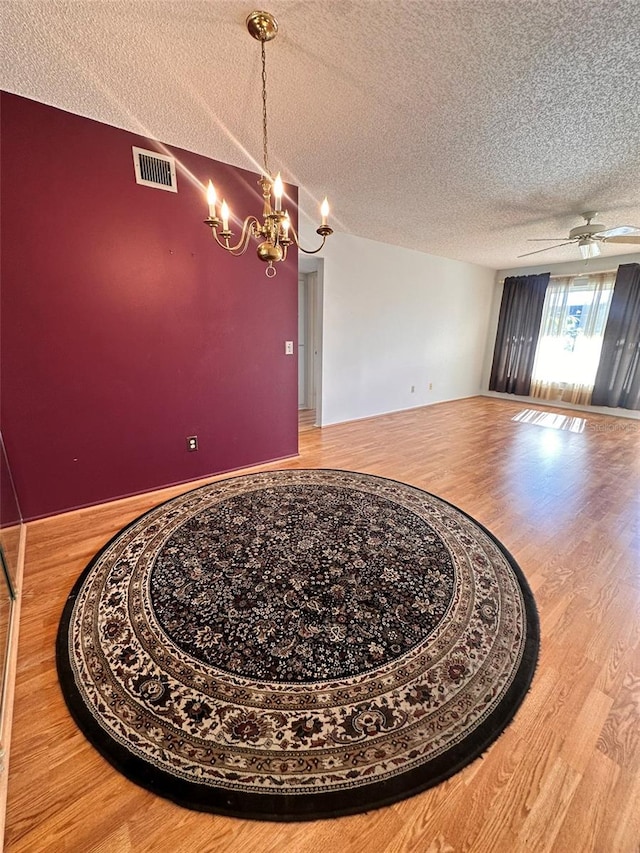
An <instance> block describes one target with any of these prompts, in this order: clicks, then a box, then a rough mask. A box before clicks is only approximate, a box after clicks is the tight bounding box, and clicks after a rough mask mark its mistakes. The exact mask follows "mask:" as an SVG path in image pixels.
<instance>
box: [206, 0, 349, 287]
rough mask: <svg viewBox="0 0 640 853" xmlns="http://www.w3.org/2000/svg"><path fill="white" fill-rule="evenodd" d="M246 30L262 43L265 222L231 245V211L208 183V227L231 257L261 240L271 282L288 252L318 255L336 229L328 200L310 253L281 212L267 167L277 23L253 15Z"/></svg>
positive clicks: (247, 228)
mask: <svg viewBox="0 0 640 853" xmlns="http://www.w3.org/2000/svg"><path fill="white" fill-rule="evenodd" d="M247 29H248V30H249V33H250V34H251V35H252V36H253V38H254V39H256V40H257V41H259V42H260V46H261V49H262V143H263V144H262V155H263V174H262V176H261V178H260V180H259V181H258V183H259V184H260V187H261V189H262V198H263V199H264V204H263V208H262V222H261V221H260V220H259V219H257V218H256V217H255V216H247V218H246V219H245V220H244V222H243V223H242V233H241V235H240V239H239V240H238V242H237V243H236V244H235V245H232V244H231V238H232V237H233V236H234V235H233V232H232V231H231V230H230V228H229V218H230V216H231V211H230V210H229V205H228V204H227V202H226V200H224V199H223V201H222V204H220V206H219V210H218V198H217V195H216V190H215V187H214V186H213V183H212V182H211V181H209V187H208V189H207V203H208V205H209V216H208V217H207V219H205V220H204V221H205V224H206V225H208V226H209V227H210V228H211V233H212V235H213V238H214V240H215V241H216V243H217V244H218V245H219V246H221V247H222V248H223V249H226V250H227V251H228V252H230V253H231V254H232V255H244V253H245V252H246V251H247V247H248V246H249V240H250V239H251V237H253V238H254V239H255V240H260V241H261V242H260V243H259V245H258V249H257V254H258V257H259V258H260V260H261V261H264V262H265V263H266V264H267V269H266V274H267V276H268V277H269V278H271V277H273V276H274V275H275V274H276V269H275V267H274V263H276V262H278V261H284V260H286V257H287V249H288V247H289V246H290V245H291V244H292V243H295V244H296V246H297V247H298V248H299V249H300V250H301V251H302V252H305V254H307V255H315V254H316V252H319V251H320V250H321V249H322V247H323V246H324V244H325V241H326V239H327V237H328V236H329V235H330V234H333V229H332V228H330V227H329V225H328V224H327V219H328V216H329V203H328V202H327V199H326V198H325V200H324V201H323V202H322V205H321V206H320V214H321V216H322V220H321V223H320V227H319V228H317V229H316V233H317V234H319V235H320V236H321V237H322V243H321V244H320V245H319V246H318V248H317V249H313V250H309V249H305V248H303V247H302V246H301V245H300V242H299V240H298V235H297V233H296V230H295V228H294V227H293V224H292V222H291V219H290V218H289V213H288V211H287V210H283V209H282V196H283V195H284V187H283V184H282V178H281V177H280V173H279V172H278V174H277V175H276V177H275V178H273V177H272V176H271V172H270V171H269V165H268V152H267V71H266V61H265V47H264V46H265V42H268V41H271V39H273V38H275V36H276V33H277V32H278V22H277V21H276V19H275V18H274V17H273V15H272V14H270V13H269V12H252V13H251V14H250V15H249V17H248V18H247Z"/></svg>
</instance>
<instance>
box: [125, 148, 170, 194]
mask: <svg viewBox="0 0 640 853" xmlns="http://www.w3.org/2000/svg"><path fill="white" fill-rule="evenodd" d="M132 150H133V165H134V166H135V170H136V182H137V183H138V184H143V185H144V186H145V187H155V188H156V189H157V190H169V192H170V193H177V192H178V183H177V180H176V161H175V160H174V158H173V157H168V156H167V155H166V154H158V152H157V151H145V150H144V148H135V147H134V148H133V149H132Z"/></svg>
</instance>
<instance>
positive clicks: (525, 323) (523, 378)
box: [489, 272, 551, 397]
mask: <svg viewBox="0 0 640 853" xmlns="http://www.w3.org/2000/svg"><path fill="white" fill-rule="evenodd" d="M550 275H551V273H548V272H545V273H542V274H541V275H514V276H509V277H508V278H505V280H504V290H503V292H502V303H501V304H500V318H499V320H498V332H497V334H496V346H495V349H494V351H493V366H492V368H491V378H490V380H489V390H491V391H506V392H507V394H520V395H522V396H524V397H526V396H528V394H529V389H530V387H531V372H532V371H533V360H534V357H535V354H536V346H537V345H538V334H539V332H540V321H541V319H542V308H543V306H544V296H545V293H546V292H547V285H548V284H549V278H550Z"/></svg>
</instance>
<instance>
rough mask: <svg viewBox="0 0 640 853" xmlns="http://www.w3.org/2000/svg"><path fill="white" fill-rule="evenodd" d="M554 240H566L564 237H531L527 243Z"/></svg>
mask: <svg viewBox="0 0 640 853" xmlns="http://www.w3.org/2000/svg"><path fill="white" fill-rule="evenodd" d="M553 240H564V237H529V239H528V240H527V243H550V242H552V241H553Z"/></svg>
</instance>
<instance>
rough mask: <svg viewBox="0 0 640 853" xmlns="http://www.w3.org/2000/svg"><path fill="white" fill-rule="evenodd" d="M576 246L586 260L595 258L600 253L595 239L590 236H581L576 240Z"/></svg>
mask: <svg viewBox="0 0 640 853" xmlns="http://www.w3.org/2000/svg"><path fill="white" fill-rule="evenodd" d="M578 248H579V249H580V254H581V255H582V258H583V260H585V261H588V260H589V258H597V257H598V255H599V254H600V246H599V245H598V243H597V242H596V241H595V240H592V239H591V238H590V237H583V238H582V240H579V241H578Z"/></svg>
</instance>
